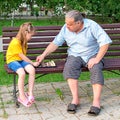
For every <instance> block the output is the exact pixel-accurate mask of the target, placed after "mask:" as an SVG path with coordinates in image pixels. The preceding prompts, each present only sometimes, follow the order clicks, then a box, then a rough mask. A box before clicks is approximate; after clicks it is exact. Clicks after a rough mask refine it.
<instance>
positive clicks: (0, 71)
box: [0, 53, 119, 85]
mask: <svg viewBox="0 0 120 120" xmlns="http://www.w3.org/2000/svg"><path fill="white" fill-rule="evenodd" d="M0 61H1V62H0V63H1V65H0V85H11V84H13V75H10V74H7V72H6V71H5V69H4V64H5V62H4V60H3V53H0ZM103 73H104V77H105V79H114V78H119V75H116V74H114V73H110V72H107V71H103ZM36 76H38V75H36ZM26 79H27V77H26ZM79 80H81V81H87V80H90V73H89V72H83V73H82V74H81V76H80V78H79ZM64 81H65V80H64V79H63V76H62V73H54V74H48V75H45V76H43V77H41V78H38V79H37V80H36V82H37V83H41V82H64Z"/></svg>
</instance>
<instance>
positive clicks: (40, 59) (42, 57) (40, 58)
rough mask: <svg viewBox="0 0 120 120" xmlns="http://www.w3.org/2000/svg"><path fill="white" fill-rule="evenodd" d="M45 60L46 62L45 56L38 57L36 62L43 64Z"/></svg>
mask: <svg viewBox="0 0 120 120" xmlns="http://www.w3.org/2000/svg"><path fill="white" fill-rule="evenodd" d="M43 60H44V55H43V54H42V55H39V56H37V58H36V61H37V62H39V63H41V62H42V61H43Z"/></svg>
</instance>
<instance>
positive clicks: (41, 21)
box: [0, 18, 64, 35]
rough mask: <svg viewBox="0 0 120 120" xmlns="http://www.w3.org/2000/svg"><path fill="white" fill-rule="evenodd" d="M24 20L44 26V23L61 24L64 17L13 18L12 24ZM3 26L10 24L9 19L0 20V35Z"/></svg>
mask: <svg viewBox="0 0 120 120" xmlns="http://www.w3.org/2000/svg"><path fill="white" fill-rule="evenodd" d="M24 22H32V24H33V25H34V26H46V25H63V24H64V19H63V18H61V19H57V21H56V18H48V19H15V20H14V26H20V25H21V24H23V23H24ZM5 26H7V27H8V26H11V20H7V19H4V20H2V19H1V20H0V35H1V34H2V28H3V27H5Z"/></svg>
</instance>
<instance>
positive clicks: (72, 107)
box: [67, 103, 80, 114]
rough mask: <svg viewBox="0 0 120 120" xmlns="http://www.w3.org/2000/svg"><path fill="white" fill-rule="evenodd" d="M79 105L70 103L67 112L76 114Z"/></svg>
mask: <svg viewBox="0 0 120 120" xmlns="http://www.w3.org/2000/svg"><path fill="white" fill-rule="evenodd" d="M79 106H80V105H76V104H72V103H69V104H68V108H67V112H68V113H70V114H75V113H76V110H77V107H79Z"/></svg>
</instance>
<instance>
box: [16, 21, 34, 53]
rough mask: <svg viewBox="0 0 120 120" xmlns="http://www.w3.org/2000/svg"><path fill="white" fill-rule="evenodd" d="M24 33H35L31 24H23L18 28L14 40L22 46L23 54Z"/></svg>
mask: <svg viewBox="0 0 120 120" xmlns="http://www.w3.org/2000/svg"><path fill="white" fill-rule="evenodd" d="M26 33H30V34H34V33H35V28H34V27H33V25H32V23H31V22H26V23H23V24H22V25H21V26H20V28H19V31H18V33H17V35H16V38H17V39H18V40H20V41H21V46H22V50H23V52H24V49H27V38H26Z"/></svg>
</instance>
